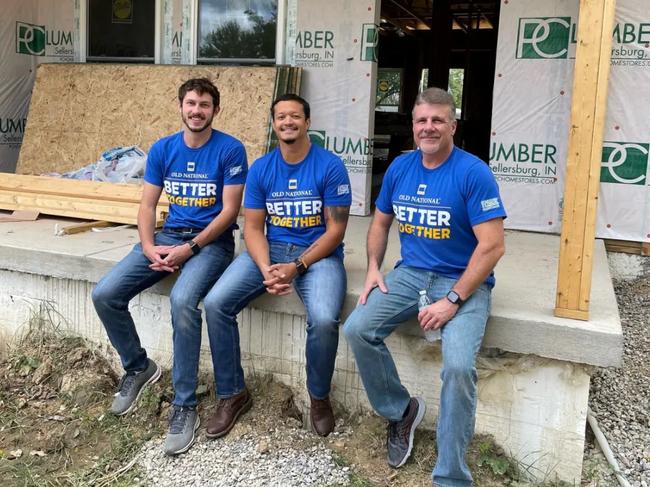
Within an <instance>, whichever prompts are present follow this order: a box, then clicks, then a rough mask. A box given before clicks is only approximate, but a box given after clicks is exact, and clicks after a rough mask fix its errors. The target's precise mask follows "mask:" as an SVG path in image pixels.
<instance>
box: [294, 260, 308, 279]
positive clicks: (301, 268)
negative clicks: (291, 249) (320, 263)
mask: <svg viewBox="0 0 650 487" xmlns="http://www.w3.org/2000/svg"><path fill="white" fill-rule="evenodd" d="M293 263H294V264H296V271H297V272H298V275H299V276H302V275H303V274H304V273H305V272H307V266H306V265H305V262H304V261H303V260H302V259H301V258H300V257H298V258H297V259H296V260H294V261H293Z"/></svg>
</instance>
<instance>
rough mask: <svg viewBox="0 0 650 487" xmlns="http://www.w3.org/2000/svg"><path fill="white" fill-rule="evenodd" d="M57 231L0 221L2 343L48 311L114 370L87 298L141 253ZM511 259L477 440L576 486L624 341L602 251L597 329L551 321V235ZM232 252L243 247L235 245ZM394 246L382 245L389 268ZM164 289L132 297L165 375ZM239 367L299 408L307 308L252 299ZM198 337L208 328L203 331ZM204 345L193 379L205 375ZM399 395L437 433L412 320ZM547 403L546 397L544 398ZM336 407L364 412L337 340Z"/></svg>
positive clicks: (125, 243) (515, 247) (430, 349)
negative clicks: (593, 388) (596, 406)
mask: <svg viewBox="0 0 650 487" xmlns="http://www.w3.org/2000/svg"><path fill="white" fill-rule="evenodd" d="M369 221H370V220H369V219H367V218H360V217H353V218H352V221H351V224H350V228H349V231H348V234H347V238H346V268H347V270H348V280H349V288H348V294H347V297H346V301H345V305H344V310H343V315H344V316H347V314H348V313H349V312H350V311H351V310H352V309H353V308H354V306H355V304H356V301H357V299H358V295H359V292H360V290H361V288H362V285H363V280H364V277H365V233H366V230H367V225H368V224H369ZM55 223H70V222H65V221H62V220H60V219H47V218H41V219H39V220H38V221H36V222H29V223H11V224H2V223H0V307H1V308H2V309H3V313H2V315H0V332H2V333H4V334H7V335H9V336H10V335H11V334H13V333H14V332H15V331H16V330H17V329H18V328H19V326H20V325H21V324H22V323H24V322H26V321H27V320H28V319H29V317H30V316H31V315H33V314H35V313H43V312H44V310H45V311H46V312H49V313H50V316H51V317H54V318H55V319H56V320H60V324H61V326H65V327H67V328H68V329H69V330H70V331H71V332H73V333H75V334H77V335H80V336H84V337H86V338H88V339H90V340H92V341H94V342H95V343H97V344H99V345H100V346H101V347H105V352H106V354H107V355H108V356H112V357H113V359H114V360H115V359H116V356H115V354H114V352H113V351H112V349H111V347H110V346H108V340H107V338H106V335H105V332H104V330H103V327H102V325H101V323H100V322H99V319H98V318H97V315H96V313H95V311H94V308H93V305H92V302H91V299H90V293H91V290H92V288H93V287H94V285H95V283H96V282H97V280H98V279H99V278H100V277H101V276H102V275H104V274H105V273H106V272H107V271H108V270H109V269H110V268H111V267H112V266H113V265H114V264H115V262H117V261H118V260H119V259H120V258H122V257H123V256H124V255H125V254H126V253H127V252H128V251H129V250H130V249H131V247H132V245H133V244H134V243H135V242H137V240H138V237H137V232H136V230H135V229H133V228H127V229H118V230H114V231H109V232H101V233H94V232H87V233H83V234H77V235H70V236H65V237H55V236H54V225H55ZM506 245H507V253H506V257H505V258H504V259H503V260H502V262H501V263H500V264H499V267H498V268H497V287H496V288H495V291H494V293H493V308H492V317H491V319H490V321H489V323H488V329H487V334H486V337H485V340H484V346H485V347H490V348H499V349H502V350H507V351H511V352H516V353H515V354H505V355H500V354H499V355H498V356H497V357H496V358H491V357H490V356H489V355H486V354H482V355H480V356H479V358H478V362H477V368H478V371H479V386H478V407H477V415H476V430H477V432H482V433H490V434H492V435H493V436H494V437H495V439H496V441H497V442H498V443H499V444H501V445H502V446H503V447H504V448H505V449H506V451H507V452H508V453H509V454H510V455H511V456H513V457H514V458H517V459H518V460H519V461H521V462H522V464H524V465H529V466H530V471H531V473H536V474H537V477H538V479H543V478H550V477H549V476H551V477H552V476H554V475H557V477H558V478H559V479H562V480H566V481H568V482H573V481H579V479H580V476H581V467H582V454H583V444H584V431H585V421H586V412H587V399H588V394H589V374H590V367H588V366H585V365H584V364H594V365H615V364H617V363H618V362H619V361H620V356H621V352H622V334H621V328H620V320H619V317H618V311H617V308H616V300H615V296H614V292H613V288H612V285H611V281H610V279H609V273H608V269H607V261H606V258H605V252H604V247H603V245H602V244H601V243H600V242H599V243H598V245H597V246H596V249H595V255H594V262H595V268H594V285H593V287H592V312H591V316H592V319H591V320H590V321H589V322H580V321H573V320H567V319H560V318H555V317H554V316H553V315H552V310H553V306H554V293H555V273H556V269H557V253H558V252H557V250H558V248H559V239H558V237H554V236H549V235H536V234H530V233H518V232H508V234H507V241H506ZM240 247H241V245H240ZM398 249H399V246H398V244H397V235H396V234H392V235H391V242H390V245H389V252H388V255H387V258H386V261H387V262H390V263H392V262H394V261H395V259H396V257H397V256H396V254H397V252H398ZM171 283H172V281H171V280H165V281H163V282H162V283H160V284H159V285H157V286H154V287H153V288H151V289H150V290H148V291H146V292H143V293H141V294H140V295H139V296H137V297H136V298H134V299H133V301H132V302H131V306H130V309H131V311H132V312H133V315H134V319H135V321H136V324H137V327H138V331H139V334H140V338H141V341H142V344H143V346H144V347H145V348H146V349H147V350H148V351H149V353H150V354H151V356H153V357H154V358H156V359H157V360H159V361H160V363H161V364H163V365H165V366H167V367H170V366H171V363H172V355H173V353H172V339H171V338H172V329H171V326H169V315H170V310H169V299H168V294H169V290H170V286H171ZM239 323H240V334H241V339H240V342H241V347H242V362H243V365H244V368H245V370H246V371H247V373H251V372H257V373H270V374H272V375H273V376H274V377H275V378H276V379H277V380H280V381H282V382H283V383H285V384H287V385H289V386H290V387H292V389H294V391H296V392H297V393H298V397H299V398H301V399H302V400H303V402H304V403H305V404H306V403H307V397H306V396H307V393H306V392H305V388H304V383H305V380H306V377H305V334H306V331H305V329H306V322H305V316H304V308H303V306H302V304H301V303H300V301H299V300H298V298H297V297H296V296H295V295H293V296H289V297H286V298H281V299H278V298H275V297H273V296H270V295H265V296H262V297H260V298H259V299H257V300H256V301H255V302H253V303H252V305H251V306H249V307H248V308H246V309H245V310H243V311H242V313H241V314H240V316H239ZM204 336H205V326H204ZM207 342H208V341H207V340H204V341H203V345H202V347H201V357H200V360H201V367H202V368H204V369H208V370H209V369H211V359H210V352H209V345H208V343H207ZM387 344H388V346H389V348H390V349H391V351H392V353H393V357H394V359H395V363H396V365H397V367H398V370H399V372H400V376H401V378H402V381H403V382H404V384H405V386H406V387H407V388H408V390H409V391H410V392H411V393H412V394H414V395H415V394H417V395H421V396H422V397H424V399H425V401H426V403H427V405H428V408H427V413H426V416H425V418H424V424H425V425H426V426H427V427H429V428H433V427H434V425H435V421H436V418H437V412H438V411H437V407H438V401H439V394H440V381H439V379H438V377H439V374H440V368H441V360H440V359H441V356H440V345H439V344H434V345H431V344H429V343H427V342H426V341H424V340H423V339H422V338H421V332H420V329H419V327H418V326H417V323H415V322H410V323H406V324H405V325H404V326H402V327H400V328H399V329H398V332H397V333H394V334H393V335H392V336H391V337H389V339H388V340H387ZM548 391H553V394H548ZM332 398H333V400H334V401H336V402H338V403H340V404H342V405H343V406H344V407H346V408H347V409H349V410H354V409H366V410H370V409H371V407H370V405H369V403H368V400H367V397H366V394H365V391H364V389H363V385H362V383H361V380H360V377H359V375H358V373H357V371H356V363H355V361H354V357H353V355H352V353H351V352H350V350H349V349H348V347H347V346H346V344H345V342H344V340H341V342H340V346H339V351H338V355H337V360H336V367H335V373H334V378H333V381H332Z"/></svg>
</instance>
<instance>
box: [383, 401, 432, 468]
mask: <svg viewBox="0 0 650 487" xmlns="http://www.w3.org/2000/svg"><path fill="white" fill-rule="evenodd" d="M426 409H427V406H426V404H424V400H423V399H422V398H421V397H412V398H411V401H410V402H409V408H408V413H407V414H406V417H405V418H404V419H402V420H401V421H390V422H389V423H388V438H387V440H386V448H387V450H388V465H390V466H391V467H393V468H399V467H401V466H402V465H404V464H405V463H406V460H408V458H409V456H410V455H411V450H412V449H413V435H414V434H415V428H417V427H418V425H419V424H420V423H421V422H422V418H423V417H424V412H425V411H426Z"/></svg>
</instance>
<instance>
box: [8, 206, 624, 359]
mask: <svg viewBox="0 0 650 487" xmlns="http://www.w3.org/2000/svg"><path fill="white" fill-rule="evenodd" d="M369 222H370V219H369V218H363V217H351V222H350V225H349V230H348V233H347V236H346V247H345V253H346V262H345V265H346V269H347V271H348V293H347V297H346V300H345V305H344V309H343V317H346V316H347V315H348V314H349V313H350V312H351V311H352V309H354V306H355V305H356V302H357V299H358V297H359V293H360V291H361V289H362V287H363V281H364V277H365V262H366V260H365V233H366V230H367V227H368V224H369ZM56 223H59V224H61V223H62V220H60V219H51V218H41V219H39V220H37V221H35V222H25V223H11V224H8V223H0V268H2V269H6V270H11V271H16V272H26V273H32V274H39V275H45V276H51V277H55V278H63V279H74V280H83V281H88V282H91V283H96V282H97V281H98V280H99V279H100V278H101V277H102V276H103V275H104V274H105V273H106V272H107V271H108V270H109V269H110V268H111V267H112V266H113V265H114V264H115V262H117V261H118V260H119V259H121V258H122V257H123V256H124V255H125V254H126V253H127V252H128V251H129V250H130V249H131V247H132V245H133V244H134V243H136V242H137V241H138V236H137V231H136V230H135V229H134V228H125V229H119V230H115V231H110V232H97V233H96V232H86V233H82V234H76V235H68V236H64V237H55V236H54V225H55V224H56ZM63 223H65V221H63ZM9 225H10V226H9ZM238 247H239V248H241V244H240V245H238ZM398 252H399V244H398V237H397V234H396V231H395V229H394V228H393V232H392V234H391V239H390V243H389V250H388V252H387V256H386V263H390V264H391V265H392V263H393V262H395V261H396V260H397V258H398ZM558 254H559V237H557V236H554V235H545V234H534V233H525V232H512V231H509V232H507V235H506V255H505V256H504V257H503V259H502V260H501V262H500V263H499V265H498V266H497V269H496V277H497V285H496V287H495V289H494V292H493V296H492V297H493V302H492V313H491V318H490V321H489V322H488V327H487V331H486V336H485V339H484V342H483V345H484V347H489V348H499V349H502V350H506V351H509V352H515V353H521V354H534V355H538V356H540V357H547V358H554V359H558V360H565V361H570V362H576V363H582V364H589V365H596V366H604V367H607V366H617V365H620V362H621V357H622V350H623V348H622V347H623V335H622V331H621V325H620V318H619V315H618V307H617V303H616V296H615V295H614V289H613V286H612V283H611V278H610V275H609V268H608V264H607V256H606V252H605V248H604V245H603V242H602V241H601V240H597V241H596V245H595V247H594V259H593V261H594V269H593V285H592V293H591V310H590V316H591V318H590V320H589V321H578V320H571V319H565V318H557V317H555V316H553V308H554V305H555V285H556V280H557V262H558ZM170 285H171V281H170V282H168V281H165V282H163V283H161V284H159V285H157V286H155V287H154V288H153V289H152V292H159V293H167V292H168V290H169V288H170ZM252 306H253V307H255V308H258V309H262V310H266V311H273V312H281V313H288V314H292V315H304V308H303V306H302V303H300V301H299V300H298V298H297V297H296V296H295V295H292V296H288V297H285V298H276V297H274V296H270V295H269V296H261V297H260V298H258V299H257V300H256V301H255V302H254V303H252ZM399 332H400V333H406V334H409V335H420V330H419V328H418V327H417V325H416V324H415V323H414V322H413V323H408V324H406V325H405V326H403V327H401V328H400V330H399Z"/></svg>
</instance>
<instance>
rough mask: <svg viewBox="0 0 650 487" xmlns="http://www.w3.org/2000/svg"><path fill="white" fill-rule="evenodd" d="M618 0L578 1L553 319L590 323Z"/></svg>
mask: <svg viewBox="0 0 650 487" xmlns="http://www.w3.org/2000/svg"><path fill="white" fill-rule="evenodd" d="M615 7H616V0H580V11H579V15H578V37H577V47H576V60H575V71H574V75H573V97H572V100H571V125H570V129H569V148H568V151H567V168H566V177H565V183H564V215H563V218H562V235H561V239H560V258H559V264H558V279H557V292H556V301H555V315H556V316H561V317H565V318H574V319H579V320H587V319H589V296H590V293H591V271H592V264H593V247H594V239H595V227H596V209H597V203H598V187H599V179H600V164H601V157H602V147H603V128H604V123H605V111H606V108H607V85H608V77H609V66H610V61H611V60H610V57H611V45H612V31H613V26H614V13H615Z"/></svg>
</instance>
